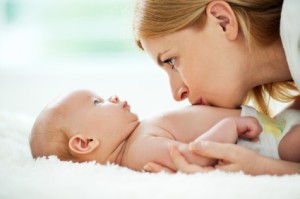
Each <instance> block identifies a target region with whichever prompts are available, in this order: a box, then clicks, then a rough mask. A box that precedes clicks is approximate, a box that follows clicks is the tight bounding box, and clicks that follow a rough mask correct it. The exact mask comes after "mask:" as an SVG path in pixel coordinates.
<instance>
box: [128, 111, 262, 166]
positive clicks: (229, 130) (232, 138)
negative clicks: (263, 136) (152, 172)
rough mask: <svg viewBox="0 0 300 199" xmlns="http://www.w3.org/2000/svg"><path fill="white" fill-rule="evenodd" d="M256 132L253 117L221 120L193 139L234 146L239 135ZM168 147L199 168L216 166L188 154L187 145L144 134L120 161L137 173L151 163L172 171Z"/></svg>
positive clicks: (199, 157)
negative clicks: (122, 160) (173, 146)
mask: <svg viewBox="0 0 300 199" xmlns="http://www.w3.org/2000/svg"><path fill="white" fill-rule="evenodd" d="M260 132H261V127H260V125H259V124H258V122H257V120H256V119H255V118H252V117H234V118H225V119H223V120H221V121H220V122H219V123H217V124H216V125H215V126H214V127H212V128H211V129H210V130H208V131H207V132H205V133H204V134H202V135H201V136H199V137H198V138H197V140H211V141H217V142H226V143H228V142H229V143H235V142H236V140H237V138H238V136H239V135H242V136H244V137H247V138H255V137H257V136H258V135H259V133H260ZM169 144H172V145H176V146H178V148H179V149H180V152H181V153H182V154H183V156H184V157H185V158H186V159H187V160H188V161H189V162H190V163H193V164H197V165H200V166H209V165H214V164H215V163H216V160H214V159H210V158H206V157H201V156H199V155H195V154H193V153H192V152H190V150H189V149H188V144H187V143H182V142H178V141H176V140H173V139H171V138H168V137H160V136H157V135H144V136H142V137H139V138H138V139H137V140H135V141H134V143H132V145H131V147H130V149H129V153H128V154H127V158H126V159H125V160H124V164H125V166H128V167H129V168H132V169H134V170H141V169H143V167H144V165H146V164H147V163H149V162H152V163H155V164H157V165H161V166H162V167H165V168H167V169H170V170H172V171H176V167H175V166H174V164H173V161H172V160H171V158H170V155H169V151H168V145H169Z"/></svg>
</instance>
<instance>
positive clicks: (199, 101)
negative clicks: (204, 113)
mask: <svg viewBox="0 0 300 199" xmlns="http://www.w3.org/2000/svg"><path fill="white" fill-rule="evenodd" d="M193 105H203V101H202V99H201V98H200V99H198V100H197V101H195V102H194V103H193Z"/></svg>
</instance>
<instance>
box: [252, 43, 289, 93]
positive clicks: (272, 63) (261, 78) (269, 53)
mask: <svg viewBox="0 0 300 199" xmlns="http://www.w3.org/2000/svg"><path fill="white" fill-rule="evenodd" d="M249 60H250V61H249V69H250V70H249V71H248V72H250V73H249V74H250V76H248V77H250V78H249V81H251V82H250V85H251V86H252V88H253V87H255V86H258V85H262V84H267V83H272V82H282V81H288V80H291V79H292V77H291V73H290V70H289V67H288V64H287V60H286V56H285V53H284V50H283V47H282V43H281V41H280V40H278V41H277V42H275V43H274V44H272V45H270V46H268V47H254V49H253V51H252V53H250V57H249Z"/></svg>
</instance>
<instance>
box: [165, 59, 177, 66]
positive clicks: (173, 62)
mask: <svg viewBox="0 0 300 199" xmlns="http://www.w3.org/2000/svg"><path fill="white" fill-rule="evenodd" d="M163 63H164V64H170V65H171V66H174V65H175V58H170V59H166V60H164V61H163Z"/></svg>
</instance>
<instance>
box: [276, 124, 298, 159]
mask: <svg viewBox="0 0 300 199" xmlns="http://www.w3.org/2000/svg"><path fill="white" fill-rule="evenodd" d="M278 150H279V156H280V158H281V159H282V160H287V161H292V162H300V125H296V126H294V127H293V128H292V129H291V130H290V131H289V132H287V134H286V135H285V136H284V137H283V138H282V140H281V141H280V143H279V148H278Z"/></svg>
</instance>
